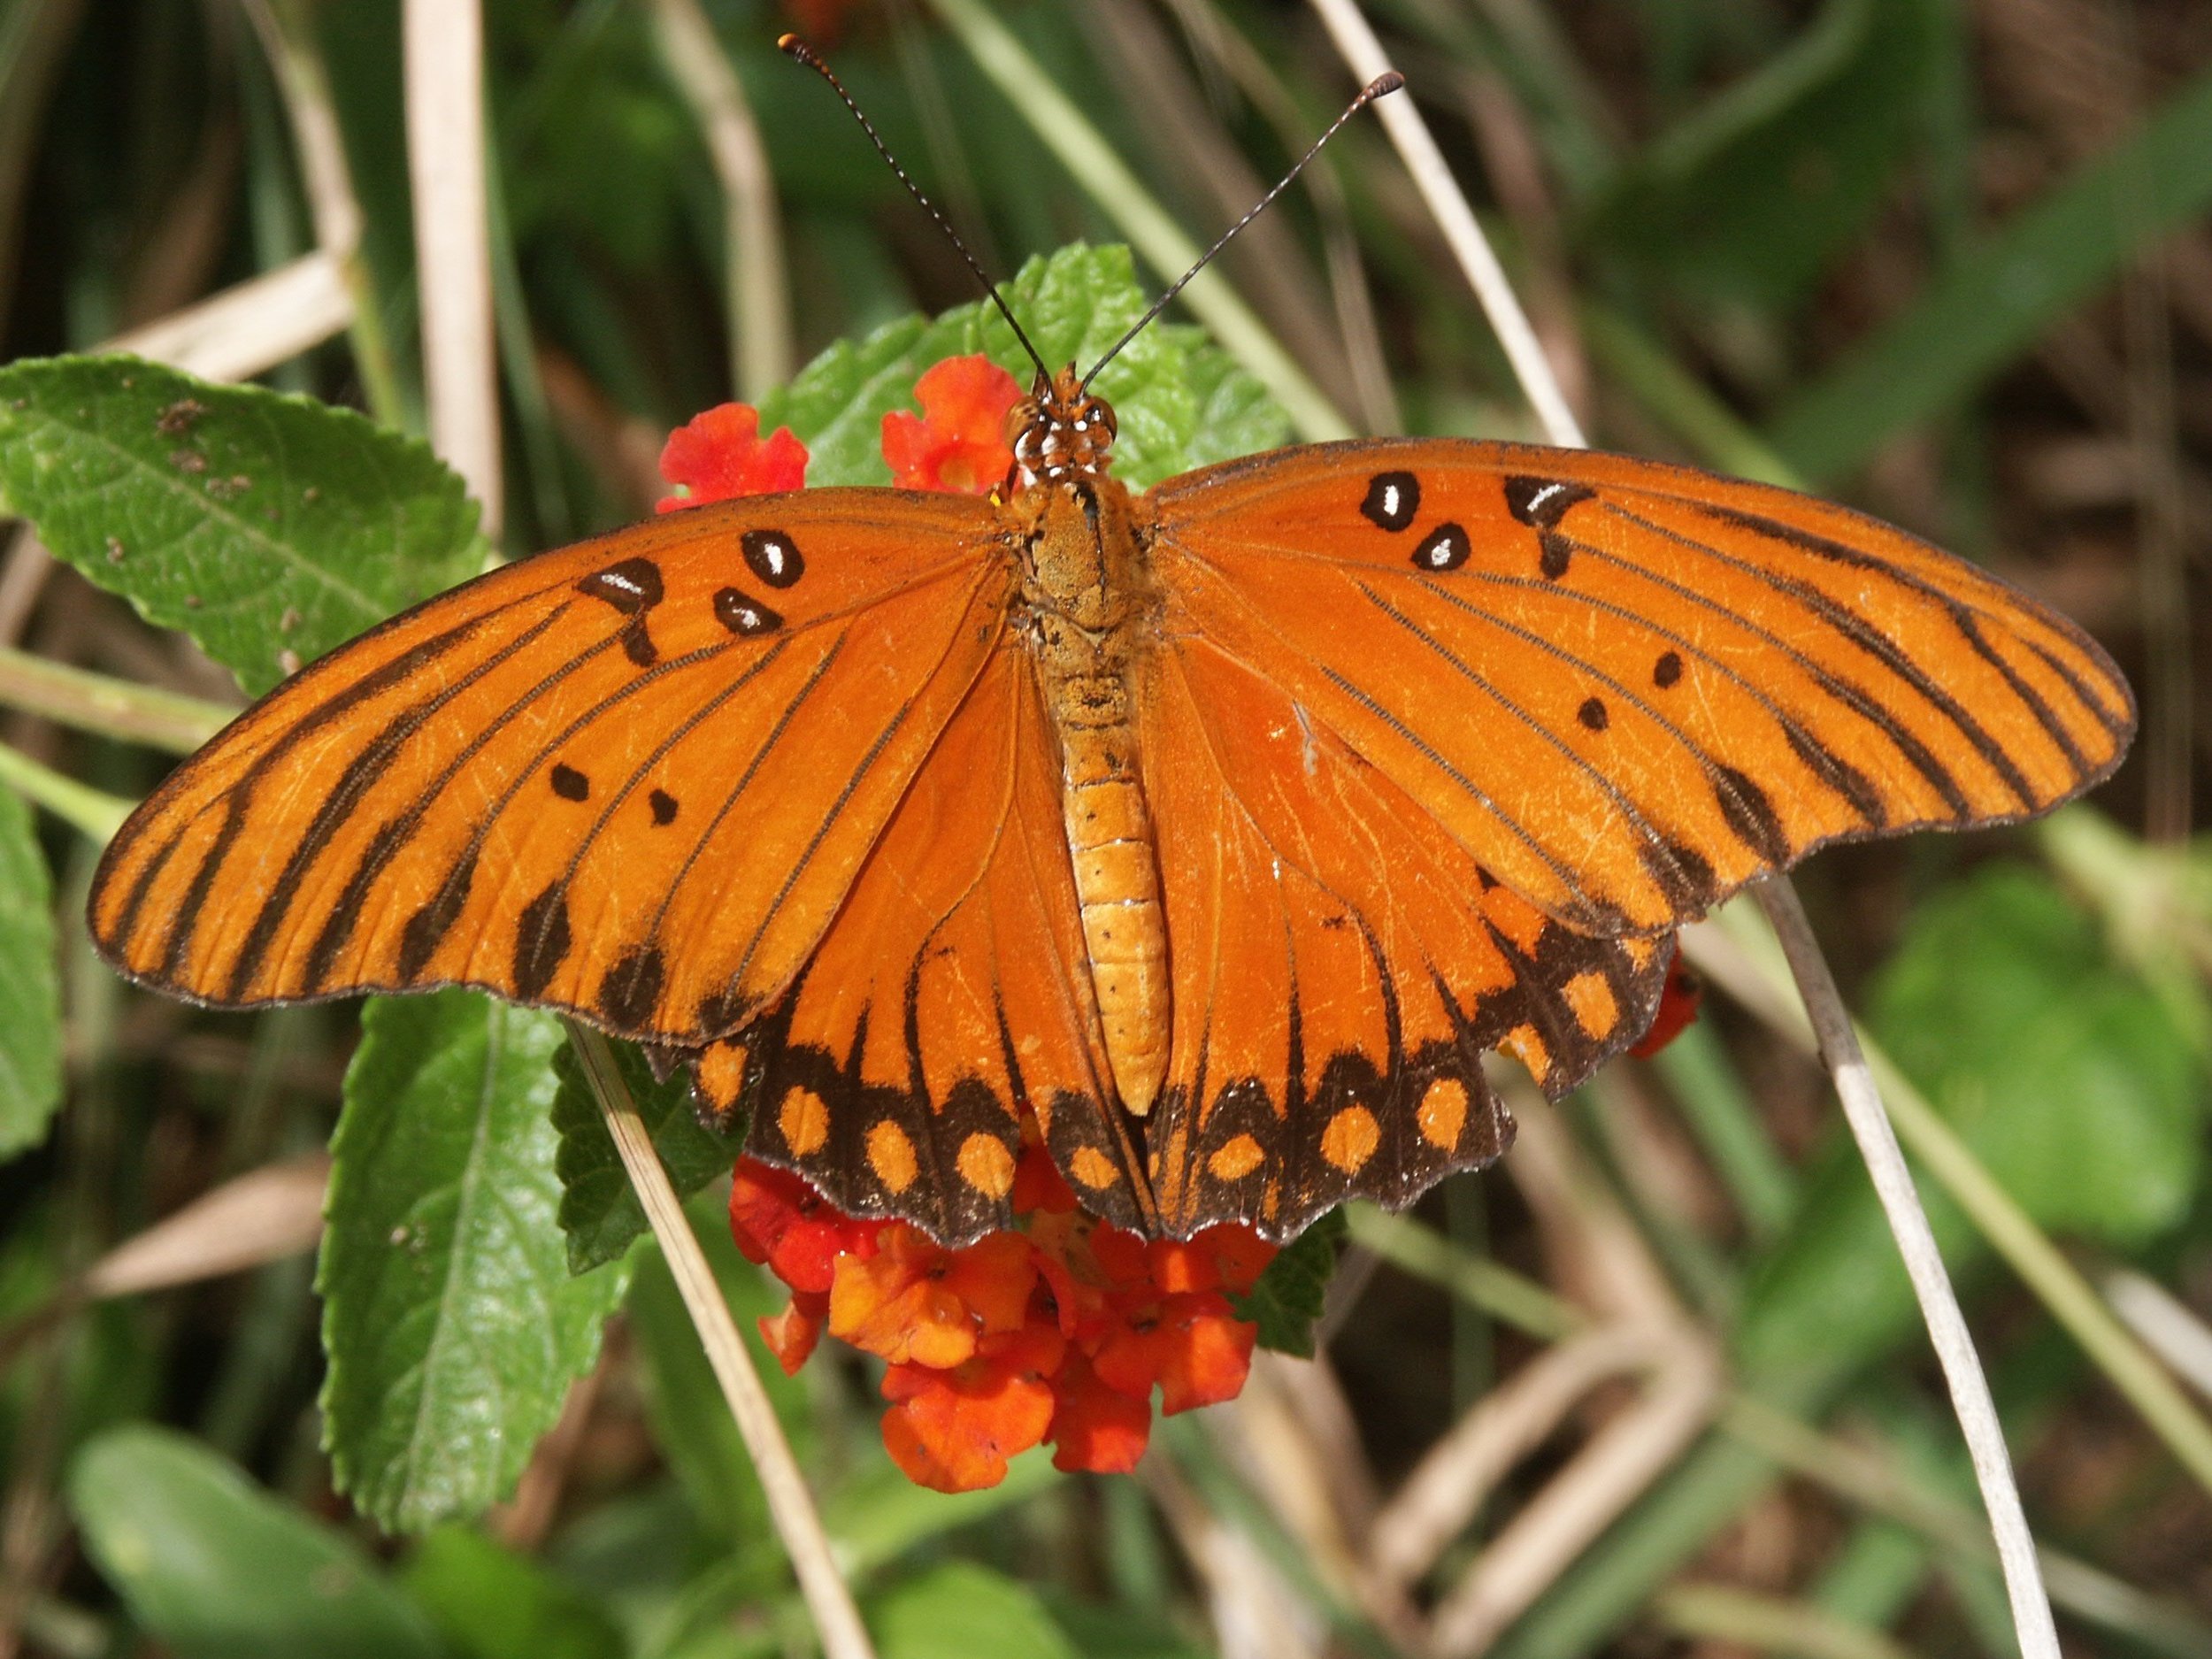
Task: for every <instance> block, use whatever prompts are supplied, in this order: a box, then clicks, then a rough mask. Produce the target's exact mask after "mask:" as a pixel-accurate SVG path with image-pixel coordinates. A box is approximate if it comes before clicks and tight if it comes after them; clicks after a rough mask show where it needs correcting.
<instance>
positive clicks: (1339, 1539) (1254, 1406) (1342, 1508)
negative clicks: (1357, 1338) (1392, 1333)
mask: <svg viewBox="0 0 2212 1659" xmlns="http://www.w3.org/2000/svg"><path fill="white" fill-rule="evenodd" d="M1207 1427H1208V1428H1209V1429H1210V1431H1211V1432H1212V1434H1213V1438H1214V1439H1215V1440H1216V1442H1217V1444H1219V1445H1220V1446H1221V1447H1222V1448H1223V1450H1224V1452H1225V1454H1226V1455H1227V1456H1228V1457H1229V1459H1230V1460H1231V1461H1232V1462H1233V1463H1234V1464H1235V1465H1236V1467H1237V1468H1238V1469H1239V1470H1240V1471H1241V1472H1242V1474H1243V1476H1244V1478H1245V1480H1246V1481H1247V1483H1248V1485H1249V1486H1251V1487H1252V1488H1253V1490H1254V1491H1256V1493H1258V1494H1260V1496H1261V1498H1262V1499H1263V1501H1264V1502H1265V1503H1266V1505H1267V1508H1268V1512H1269V1513H1270V1514H1271V1516H1272V1517H1274V1518H1275V1520H1276V1521H1277V1522H1278V1523H1279V1524H1280V1525H1281V1526H1282V1527H1283V1529H1284V1530H1285V1531H1286V1532H1287V1533H1289V1535H1290V1536H1291V1537H1292V1538H1294V1540H1297V1543H1298V1546H1299V1550H1300V1555H1301V1558H1302V1561H1303V1563H1304V1564H1305V1566H1306V1567H1307V1568H1309V1569H1310V1571H1312V1572H1313V1573H1314V1575H1315V1576H1316V1577H1317V1578H1318V1579H1319V1580H1320V1581H1321V1582H1322V1583H1323V1584H1324V1585H1325V1586H1327V1587H1328V1590H1329V1593H1330V1594H1332V1595H1333V1596H1334V1597H1335V1598H1336V1599H1337V1600H1338V1601H1341V1602H1343V1603H1346V1604H1348V1605H1355V1606H1357V1607H1358V1608H1360V1609H1362V1610H1363V1612H1364V1613H1365V1614H1366V1615H1367V1617H1369V1618H1370V1619H1371V1620H1372V1621H1373V1623H1374V1624H1375V1625H1376V1627H1377V1628H1378V1629H1379V1630H1382V1631H1383V1632H1386V1633H1387V1634H1388V1635H1389V1636H1390V1638H1391V1639H1392V1640H1394V1641H1395V1642H1397V1643H1398V1644H1399V1645H1400V1646H1401V1647H1405V1648H1407V1649H1408V1650H1409V1651H1416V1652H1417V1651H1421V1650H1423V1649H1425V1647H1426V1646H1427V1635H1426V1630H1425V1624H1424V1621H1423V1619H1422V1617H1421V1614H1420V1611H1419V1609H1417V1608H1416V1607H1415V1606H1414V1605H1413V1603H1412V1601H1410V1600H1409V1598H1408V1597H1407V1596H1406V1594H1404V1590H1403V1587H1402V1586H1398V1585H1394V1584H1391V1583H1389V1582H1387V1581H1386V1580H1385V1579H1384V1578H1382V1577H1381V1576H1380V1575H1379V1574H1378V1573H1376V1572H1375V1571H1373V1569H1372V1567H1371V1565H1370V1563H1369V1561H1368V1557H1367V1552H1366V1550H1365V1549H1364V1548H1363V1540H1365V1539H1366V1537H1367V1535H1368V1529H1369V1525H1370V1522H1371V1517H1372V1516H1373V1512H1374V1507H1375V1493H1374V1486H1373V1477H1372V1475H1371V1474H1370V1473H1369V1471H1368V1469H1367V1459H1366V1454H1365V1453H1364V1451H1363V1449H1362V1448H1361V1447H1360V1445H1359V1440H1358V1434H1357V1431H1356V1428H1355V1427H1354V1425H1353V1424H1352V1421H1351V1417H1350V1413H1349V1412H1348V1410H1347V1409H1345V1407H1344V1402H1343V1398H1342V1396H1341V1395H1340V1394H1335V1393H1334V1392H1333V1386H1332V1384H1331V1382H1330V1380H1329V1379H1328V1377H1327V1373H1326V1371H1325V1368H1324V1367H1322V1366H1320V1365H1318V1364H1316V1363H1312V1362H1309V1361H1305V1360H1299V1359H1294V1358H1292V1357H1290V1356H1288V1355H1285V1354H1277V1353H1271V1352H1269V1351H1268V1350H1266V1349H1261V1350H1258V1351H1256V1353H1254V1355H1253V1356H1252V1371H1251V1375H1250V1376H1249V1378H1248V1379H1247V1380H1246V1383H1245V1387H1244V1392H1243V1393H1242V1394H1240V1395H1238V1396H1237V1398H1236V1399H1235V1400H1233V1401H1231V1402H1226V1403H1225V1405H1224V1406H1223V1407H1222V1408H1221V1409H1219V1410H1217V1411H1214V1412H1211V1413H1210V1414H1209V1415H1208V1417H1207Z"/></svg>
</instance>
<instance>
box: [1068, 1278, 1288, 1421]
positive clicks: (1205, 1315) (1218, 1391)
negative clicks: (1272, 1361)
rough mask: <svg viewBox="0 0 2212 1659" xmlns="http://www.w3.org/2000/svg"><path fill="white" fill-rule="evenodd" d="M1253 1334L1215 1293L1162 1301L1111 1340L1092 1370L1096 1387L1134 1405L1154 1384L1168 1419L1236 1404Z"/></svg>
mask: <svg viewBox="0 0 2212 1659" xmlns="http://www.w3.org/2000/svg"><path fill="white" fill-rule="evenodd" d="M1258 1334H1259V1331H1258V1328H1257V1327H1256V1326H1254V1325H1247V1324H1245V1323H1244V1322H1243V1321H1242V1320H1241V1319H1239V1318H1238V1317H1236V1316H1235V1315H1234V1314H1233V1313H1232V1312H1231V1311H1230V1310H1229V1299H1228V1298H1227V1297H1225V1296H1223V1295H1220V1294H1217V1293H1215V1292H1211V1291H1209V1292H1206V1293H1204V1294H1196V1295H1191V1294H1184V1295H1174V1296H1166V1297H1163V1298H1161V1299H1160V1301H1159V1302H1157V1303H1156V1304H1155V1305H1153V1306H1150V1307H1148V1308H1144V1309H1141V1310H1136V1312H1135V1315H1134V1317H1133V1318H1131V1319H1130V1320H1129V1321H1128V1322H1127V1323H1126V1324H1125V1325H1122V1326H1121V1328H1120V1329H1118V1330H1117V1331H1115V1332H1113V1333H1111V1334H1110V1335H1109V1336H1108V1337H1107V1339H1106V1340H1105V1341H1104V1342H1103V1343H1102V1345H1101V1346H1100V1348H1099V1349H1098V1352H1097V1355H1096V1356H1095V1357H1094V1362H1093V1363H1094V1364H1095V1365H1096V1366H1097V1368H1098V1377H1099V1380H1100V1381H1101V1382H1102V1383H1104V1384H1105V1385H1106V1386H1108V1387H1109V1388H1116V1389H1119V1390H1120V1391H1121V1392H1122V1393H1123V1394H1128V1395H1131V1396H1132V1397H1133V1398H1135V1399H1138V1400H1148V1399H1150V1398H1151V1395H1152V1388H1153V1385H1154V1384H1158V1385H1159V1389H1160V1409H1161V1410H1162V1411H1163V1412H1164V1413H1165V1414H1166V1415H1167V1416H1169V1417H1173V1416H1174V1415H1175V1414H1176V1413H1177V1412H1179V1411H1188V1410H1189V1409H1191V1408H1192V1407H1194V1406H1210V1405H1214V1404H1216V1403H1217V1402H1220V1401H1223V1400H1233V1399H1235V1398H1236V1396H1237V1394H1238V1393H1239V1392H1240V1390H1241V1389H1242V1388H1243V1386H1244V1379H1245V1375H1246V1373H1247V1372H1248V1371H1250V1370H1251V1367H1252V1343H1253V1339H1254V1338H1256V1336H1257V1335H1258Z"/></svg>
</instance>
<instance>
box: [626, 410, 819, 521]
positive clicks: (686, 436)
mask: <svg viewBox="0 0 2212 1659" xmlns="http://www.w3.org/2000/svg"><path fill="white" fill-rule="evenodd" d="M806 463H807V453H806V445H804V444H803V443H801V442H799V441H798V439H797V438H795V437H794V436H793V435H792V433H791V428H790V427H788V426H778V427H777V428H776V430H775V431H774V432H773V433H772V434H770V435H769V436H768V437H766V438H765V439H764V438H763V437H762V436H761V435H760V411H758V410H757V409H755V408H754V407H753V406H752V405H751V404H750V403H722V404H718V406H716V407H715V408H713V409H710V410H708V411H706V413H704V414H703V415H695V416H693V417H692V419H691V422H690V424H689V425H687V426H679V427H678V428H677V429H676V430H675V431H673V432H672V433H670V434H668V442H667V443H666V444H664V446H662V449H661V476H662V477H663V478H664V479H666V480H668V481H669V482H670V483H672V484H673V485H675V486H676V487H677V489H678V490H679V492H680V493H679V494H677V495H664V496H663V497H661V499H660V501H659V502H658V503H656V505H657V509H658V511H662V512H672V511H675V510H676V509H677V508H679V507H696V506H699V505H701V504H703V503H706V502H710V501H728V500H730V499H731V498H732V497H733V496H737V495H771V494H773V493H774V492H776V491H778V490H786V489H800V488H804V486H805V484H806Z"/></svg>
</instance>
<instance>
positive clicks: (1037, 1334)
mask: <svg viewBox="0 0 2212 1659" xmlns="http://www.w3.org/2000/svg"><path fill="white" fill-rule="evenodd" d="M998 1236H1000V1237H1002V1238H1003V1237H1008V1236H1010V1235H1008V1234H1003V1233H1002V1234H1000V1235H998ZM1066 1352H1067V1345H1066V1343H1065V1342H1064V1340H1062V1338H1061V1336H1060V1333H1058V1332H1056V1331H1055V1330H1054V1329H1052V1327H1051V1326H1050V1325H1041V1326H1040V1325H1030V1326H1027V1327H1026V1328H1025V1329H1023V1330H1019V1331H1013V1332H1008V1333H1001V1334H998V1335H993V1336H987V1337H985V1338H983V1339H982V1341H981V1344H980V1346H979V1348H978V1351H977V1353H976V1355H975V1356H974V1357H973V1358H972V1359H969V1360H966V1361H964V1362H963V1363H960V1364H959V1365H956V1366H952V1367H949V1368H942V1369H934V1368H931V1367H928V1366H923V1365H894V1366H892V1367H891V1369H890V1370H889V1371H887V1372H885V1373H884V1378H883V1394H884V1397H885V1398H886V1399H887V1400H889V1401H890V1402H891V1409H889V1410H888V1411H887V1412H885V1413H884V1414H883V1444H884V1446H885V1448H886V1449H887V1450H888V1451H889V1452H890V1454H891V1458H892V1461H893V1462H894V1463H897V1464H898V1466H899V1467H900V1468H901V1469H902V1470H904V1471H906V1475H907V1479H910V1480H911V1481H913V1482H914V1483H915V1484H916V1485H918V1486H930V1487H933V1488H934V1489H935V1490H937V1491H939V1492H973V1491H975V1490H977V1489H978V1488H979V1487H982V1486H996V1485H998V1483H999V1482H1000V1481H1002V1480H1003V1479H1006V1460H1007V1459H1008V1458H1010V1457H1013V1456H1015V1455H1018V1454H1020V1453H1022V1452H1025V1451H1027V1450H1028V1449H1029V1448H1031V1447H1033V1446H1034V1445H1036V1444H1037V1443H1038V1441H1040V1440H1043V1439H1044V1437H1045V1432H1046V1430H1048V1428H1050V1427H1051V1425H1052V1420H1053V1411H1054V1399H1053V1390H1052V1385H1051V1384H1050V1383H1049V1382H1048V1380H1047V1379H1048V1378H1049V1377H1051V1375H1052V1374H1053V1372H1055V1371H1057V1370H1058V1369H1059V1368H1060V1366H1061V1363H1062V1362H1063V1360H1064V1357H1065V1356H1066Z"/></svg>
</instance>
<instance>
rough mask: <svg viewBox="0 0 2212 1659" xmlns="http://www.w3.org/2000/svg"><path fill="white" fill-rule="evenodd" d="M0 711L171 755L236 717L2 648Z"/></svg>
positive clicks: (196, 700)
mask: <svg viewBox="0 0 2212 1659" xmlns="http://www.w3.org/2000/svg"><path fill="white" fill-rule="evenodd" d="M0 706H5V707H7V708H11V709H21V710H25V711H26V712H27V713H30V714H37V715H43V716H44V717H45V718H47V719H50V720H58V721H59V722H60V723H61V724H62V725H64V726H75V727H76V728H77V729H78V730H80V731H85V732H97V733H100V734H101V735H102V736H104V737H119V738H121V739H123V740H124V741H126V742H132V743H143V744H145V745H147V746H148V747H149V748H150V749H161V750H163V751H165V753H168V754H172V755H188V754H190V753H191V752H192V751H193V750H194V749H197V748H198V747H199V746H200V745H201V744H203V743H204V742H206V741H207V740H208V739H209V738H211V737H212V736H214V735H215V733H218V732H219V731H220V730H222V728H223V727H224V726H226V725H227V724H228V723H229V721H230V718H231V716H232V715H233V714H234V713H236V712H237V710H234V709H226V708H225V707H223V705H222V704H220V703H204V702H202V701H201V700H200V699H199V698H197V697H184V696H179V695H177V694H176V693H175V692H173V691H159V690H157V689H155V688H154V687H151V686H140V685H134V684H133V683H132V682H131V681H129V680H115V679H112V678H111V677H110V676H108V675H106V674H95V673H91V672H88V671H87V670H85V669H81V668H72V667H70V666H69V665H68V664H65V663H57V662H54V661H52V660H50V658H47V657H35V656H33V655H32V654H31V653H30V652H28V651H19V650H17V649H14V648H13V647H12V646H0Z"/></svg>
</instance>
